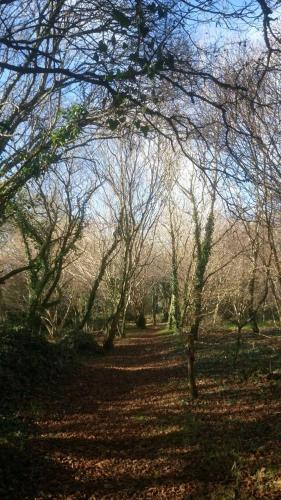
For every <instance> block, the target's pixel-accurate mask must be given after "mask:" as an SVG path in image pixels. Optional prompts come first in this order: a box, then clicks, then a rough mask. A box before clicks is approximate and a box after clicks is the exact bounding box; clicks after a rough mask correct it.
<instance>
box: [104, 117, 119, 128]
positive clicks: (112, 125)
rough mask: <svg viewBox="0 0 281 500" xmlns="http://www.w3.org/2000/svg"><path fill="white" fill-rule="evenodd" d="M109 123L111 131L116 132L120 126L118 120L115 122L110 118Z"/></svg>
mask: <svg viewBox="0 0 281 500" xmlns="http://www.w3.org/2000/svg"><path fill="white" fill-rule="evenodd" d="M107 123H108V126H109V128H110V130H116V129H117V127H118V125H119V121H118V120H114V119H113V118H109V120H108V121H107Z"/></svg>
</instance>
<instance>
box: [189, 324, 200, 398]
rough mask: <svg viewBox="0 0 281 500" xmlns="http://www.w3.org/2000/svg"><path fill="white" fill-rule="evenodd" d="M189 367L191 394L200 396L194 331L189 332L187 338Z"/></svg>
mask: <svg viewBox="0 0 281 500" xmlns="http://www.w3.org/2000/svg"><path fill="white" fill-rule="evenodd" d="M187 368H188V382H189V388H190V395H191V397H192V399H196V398H198V389H197V385H196V373H195V348H194V336H193V334H192V332H191V331H190V333H189V334H188V339H187Z"/></svg>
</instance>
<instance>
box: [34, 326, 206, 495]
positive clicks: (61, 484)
mask: <svg viewBox="0 0 281 500" xmlns="http://www.w3.org/2000/svg"><path fill="white" fill-rule="evenodd" d="M186 395H187V385H186V373H185V368H184V366H183V360H182V356H181V355H180V353H179V349H178V344H177V340H176V338H175V337H174V336H171V335H168V334H167V335H163V334H160V333H159V332H158V331H157V330H153V329H150V330H146V331H145V332H135V333H133V334H130V336H129V337H128V338H127V339H124V340H122V341H120V342H118V345H117V346H116V348H115V350H114V352H113V353H112V354H110V355H107V356H104V357H99V358H96V357H95V358H92V359H91V361H89V362H88V363H87V364H86V365H85V366H84V367H83V369H82V371H81V373H79V378H77V380H72V381H71V383H69V384H68V385H66V386H65V387H64V395H63V396H62V397H60V398H58V399H57V400H56V401H55V402H52V403H51V406H50V407H49V408H48V411H46V415H47V416H48V417H47V419H44V418H41V419H39V420H38V425H39V428H40V435H39V436H38V437H37V438H36V439H34V440H33V443H32V447H33V449H34V450H36V453H37V455H38V456H37V459H36V462H37V464H38V467H40V461H42V460H44V462H45V463H44V465H43V468H44V471H43V474H44V477H41V478H39V482H38V477H37V494H36V495H35V496H34V497H35V498H67V499H82V498H83V499H84V498H87V499H88V498H91V499H133V498H135V499H141V498H159V499H160V498H169V499H174V498H179V499H180V498H190V495H192V490H193V486H192V482H190V480H189V481H188V480H187V474H186V471H187V467H188V462H189V460H190V456H189V455H190V448H188V446H187V444H186V443H185V442H184V439H183V434H182V429H183V428H184V425H185V415H184V413H185V412H184V404H183V400H184V398H186ZM36 475H37V476H38V474H36ZM196 498H198V497H196Z"/></svg>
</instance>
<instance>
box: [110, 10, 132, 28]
mask: <svg viewBox="0 0 281 500" xmlns="http://www.w3.org/2000/svg"><path fill="white" fill-rule="evenodd" d="M112 17H113V19H115V21H117V22H118V23H119V24H120V26H122V28H129V26H130V24H131V19H129V17H127V16H126V15H125V14H124V13H123V12H122V11H121V10H119V9H113V12H112Z"/></svg>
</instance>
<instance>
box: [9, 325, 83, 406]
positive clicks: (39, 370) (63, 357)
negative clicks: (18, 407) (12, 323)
mask: <svg viewBox="0 0 281 500" xmlns="http://www.w3.org/2000/svg"><path fill="white" fill-rule="evenodd" d="M73 361H74V352H73V350H72V349H70V348H69V347H68V346H66V345H64V344H63V343H62V342H60V343H52V342H49V341H48V340H47V339H46V338H44V336H42V335H35V333H31V332H29V331H26V330H25V329H20V328H18V329H12V330H8V331H7V330H6V331H5V330H4V331H1V332H0V380H1V385H0V399H1V401H2V403H3V402H5V401H6V400H11V399H14V398H17V397H19V396H21V395H22V394H23V393H24V394H28V393H29V391H30V390H31V387H34V386H37V385H40V384H44V383H48V382H51V381H54V380H55V379H56V377H58V376H59V375H60V374H62V373H63V372H64V371H65V370H66V368H67V367H69V366H71V365H72V364H73Z"/></svg>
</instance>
